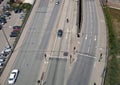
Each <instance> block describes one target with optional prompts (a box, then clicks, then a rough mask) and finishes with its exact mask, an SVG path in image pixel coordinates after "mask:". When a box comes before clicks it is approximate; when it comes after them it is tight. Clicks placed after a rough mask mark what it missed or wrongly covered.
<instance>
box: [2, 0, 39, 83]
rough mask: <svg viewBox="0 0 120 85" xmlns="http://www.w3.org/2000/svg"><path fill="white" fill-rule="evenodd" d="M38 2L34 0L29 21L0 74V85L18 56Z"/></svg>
mask: <svg viewBox="0 0 120 85" xmlns="http://www.w3.org/2000/svg"><path fill="white" fill-rule="evenodd" d="M39 1H40V0H36V4H35V5H34V7H33V9H32V12H31V14H30V16H29V19H28V21H27V23H26V25H25V27H24V31H23V33H22V34H21V37H20V39H19V41H18V43H17V45H16V48H15V49H14V52H13V54H12V55H11V58H10V59H9V61H8V63H7V65H6V67H5V69H4V71H3V73H2V75H1V77H0V85H4V84H5V81H6V79H7V77H8V76H9V73H10V71H11V69H12V68H13V67H14V62H15V59H16V57H17V54H18V52H19V50H20V48H21V45H22V42H23V40H24V37H25V35H26V32H27V30H28V28H29V26H30V24H31V21H32V19H33V17H34V14H35V11H36V9H37V6H38V4H39Z"/></svg>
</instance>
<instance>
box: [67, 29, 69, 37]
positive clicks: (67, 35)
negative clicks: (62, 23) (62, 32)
mask: <svg viewBox="0 0 120 85" xmlns="http://www.w3.org/2000/svg"><path fill="white" fill-rule="evenodd" d="M68 33H69V30H68V29H67V33H66V39H67V38H68Z"/></svg>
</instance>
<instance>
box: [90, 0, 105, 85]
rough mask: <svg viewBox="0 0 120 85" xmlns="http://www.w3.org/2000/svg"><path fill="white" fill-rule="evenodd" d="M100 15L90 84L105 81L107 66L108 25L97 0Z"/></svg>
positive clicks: (100, 83) (101, 84)
mask: <svg viewBox="0 0 120 85" xmlns="http://www.w3.org/2000/svg"><path fill="white" fill-rule="evenodd" d="M95 3H96V8H97V11H98V12H97V16H98V20H99V21H98V23H99V28H98V41H97V47H96V49H97V50H96V60H95V64H94V67H93V72H92V75H91V80H90V85H103V82H104V75H103V74H104V71H105V70H104V69H105V66H106V57H107V55H106V50H107V49H106V46H107V35H106V34H107V29H106V28H107V27H106V23H105V18H104V15H103V11H102V8H101V5H100V2H99V0H95Z"/></svg>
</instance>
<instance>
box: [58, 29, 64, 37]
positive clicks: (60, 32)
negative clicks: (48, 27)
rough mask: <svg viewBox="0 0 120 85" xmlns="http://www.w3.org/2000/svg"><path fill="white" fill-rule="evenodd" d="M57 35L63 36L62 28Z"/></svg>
mask: <svg viewBox="0 0 120 85" xmlns="http://www.w3.org/2000/svg"><path fill="white" fill-rule="evenodd" d="M57 35H58V36H59V37H62V35H63V31H62V30H61V29H59V30H58V33H57Z"/></svg>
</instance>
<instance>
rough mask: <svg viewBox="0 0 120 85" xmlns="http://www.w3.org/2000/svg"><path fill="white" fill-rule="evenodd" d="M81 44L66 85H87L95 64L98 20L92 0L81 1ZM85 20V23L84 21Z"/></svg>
mask: <svg viewBox="0 0 120 85" xmlns="http://www.w3.org/2000/svg"><path fill="white" fill-rule="evenodd" d="M82 4H83V5H82V6H83V7H82V8H83V22H85V23H83V25H82V29H84V32H83V33H82V42H81V43H82V44H81V47H80V52H79V53H78V58H77V61H76V63H75V65H74V68H73V70H72V73H71V75H70V76H69V79H68V82H67V85H89V81H90V77H91V73H92V69H93V67H94V63H95V58H96V57H95V52H96V44H97V34H98V27H99V25H98V18H97V11H96V5H95V1H94V0H83V3H82ZM84 20H85V21H84Z"/></svg>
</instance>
